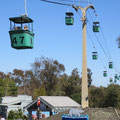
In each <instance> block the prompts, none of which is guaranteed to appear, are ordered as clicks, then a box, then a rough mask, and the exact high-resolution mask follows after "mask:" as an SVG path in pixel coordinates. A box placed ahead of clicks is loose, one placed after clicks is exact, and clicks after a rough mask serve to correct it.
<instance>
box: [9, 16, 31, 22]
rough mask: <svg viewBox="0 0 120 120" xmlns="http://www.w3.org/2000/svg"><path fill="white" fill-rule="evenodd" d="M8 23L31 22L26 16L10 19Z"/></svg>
mask: <svg viewBox="0 0 120 120" xmlns="http://www.w3.org/2000/svg"><path fill="white" fill-rule="evenodd" d="M9 20H10V21H12V22H14V23H32V22H33V20H32V19H31V18H29V17H27V16H25V15H24V16H20V17H11V18H9Z"/></svg>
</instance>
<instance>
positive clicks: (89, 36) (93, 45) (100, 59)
mask: <svg viewBox="0 0 120 120" xmlns="http://www.w3.org/2000/svg"><path fill="white" fill-rule="evenodd" d="M77 13H78V14H79V16H80V13H79V12H78V11H77ZM80 18H81V16H80ZM87 33H88V37H89V38H90V41H91V43H92V44H93V47H94V48H95V50H96V51H97V48H96V47H95V44H94V42H93V40H92V39H91V36H90V34H89V32H88V30H87ZM99 58H100V61H101V63H102V65H103V67H104V68H105V69H106V67H105V65H104V63H103V61H102V58H101V57H99Z"/></svg>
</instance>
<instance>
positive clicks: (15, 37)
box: [9, 16, 34, 49]
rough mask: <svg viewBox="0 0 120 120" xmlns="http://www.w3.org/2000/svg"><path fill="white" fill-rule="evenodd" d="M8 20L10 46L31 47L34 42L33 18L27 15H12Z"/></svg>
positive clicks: (18, 47)
mask: <svg viewBox="0 0 120 120" xmlns="http://www.w3.org/2000/svg"><path fill="white" fill-rule="evenodd" d="M9 20H10V31H9V34H10V39H11V47H12V48H15V49H32V48H33V42H34V33H33V20H32V19H31V18H29V17H27V16H20V17H12V18H9Z"/></svg>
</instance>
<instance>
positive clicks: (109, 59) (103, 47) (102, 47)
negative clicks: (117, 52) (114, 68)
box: [88, 20, 110, 61]
mask: <svg viewBox="0 0 120 120" xmlns="http://www.w3.org/2000/svg"><path fill="white" fill-rule="evenodd" d="M88 23H89V25H90V27H91V29H92V26H91V24H90V22H89V20H88ZM94 35H95V37H96V39H97V41H98V43H99V45H100V47H101V48H102V50H103V52H104V54H105V55H106V57H107V59H108V61H110V58H109V57H108V55H107V53H106V51H105V50H104V47H103V45H102V44H101V42H100V40H99V39H98V37H97V35H96V34H94Z"/></svg>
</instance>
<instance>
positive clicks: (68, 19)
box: [65, 12, 74, 25]
mask: <svg viewBox="0 0 120 120" xmlns="http://www.w3.org/2000/svg"><path fill="white" fill-rule="evenodd" d="M73 15H74V14H73V13H72V12H66V17H65V23H66V25H73V23H74V18H73Z"/></svg>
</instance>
